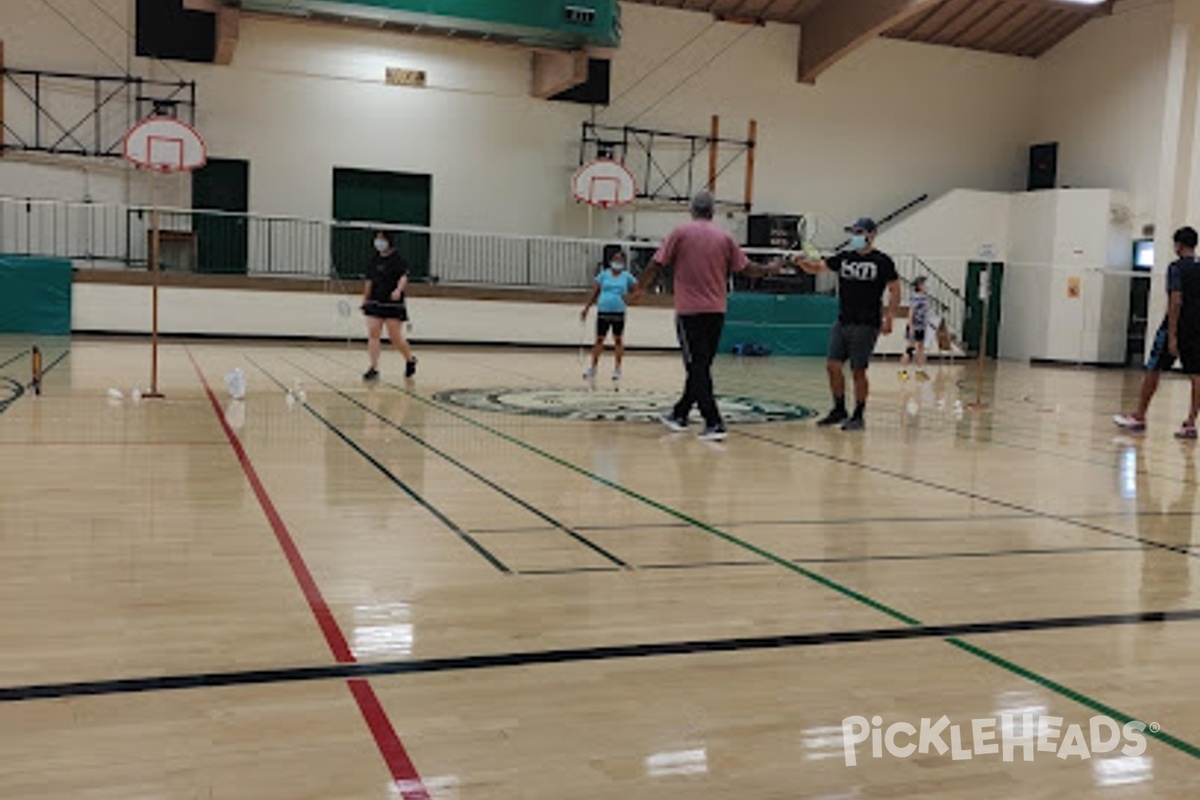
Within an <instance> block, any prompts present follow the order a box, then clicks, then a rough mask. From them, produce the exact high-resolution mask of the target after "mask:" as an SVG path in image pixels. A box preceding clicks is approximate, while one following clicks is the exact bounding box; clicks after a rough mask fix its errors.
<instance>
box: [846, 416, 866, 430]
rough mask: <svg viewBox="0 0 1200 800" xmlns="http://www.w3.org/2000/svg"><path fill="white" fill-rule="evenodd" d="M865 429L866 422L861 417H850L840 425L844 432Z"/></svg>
mask: <svg viewBox="0 0 1200 800" xmlns="http://www.w3.org/2000/svg"><path fill="white" fill-rule="evenodd" d="M866 429H867V421H866V420H865V419H863V418H862V417H851V418H850V419H848V420H846V422H845V423H843V425H842V430H844V431H865V430H866Z"/></svg>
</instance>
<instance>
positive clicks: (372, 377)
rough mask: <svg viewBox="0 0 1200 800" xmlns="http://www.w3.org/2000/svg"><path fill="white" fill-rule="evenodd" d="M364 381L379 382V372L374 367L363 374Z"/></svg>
mask: <svg viewBox="0 0 1200 800" xmlns="http://www.w3.org/2000/svg"><path fill="white" fill-rule="evenodd" d="M363 380H364V381H377V380H379V370H377V369H375V368H374V367H371V368H370V369H369V370H367V371H366V372H364V373H363Z"/></svg>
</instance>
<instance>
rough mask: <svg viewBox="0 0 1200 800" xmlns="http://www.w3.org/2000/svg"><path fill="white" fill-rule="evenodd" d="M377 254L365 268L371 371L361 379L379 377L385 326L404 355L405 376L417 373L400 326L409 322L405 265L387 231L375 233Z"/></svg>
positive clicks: (409, 348)
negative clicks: (405, 298) (405, 293)
mask: <svg viewBox="0 0 1200 800" xmlns="http://www.w3.org/2000/svg"><path fill="white" fill-rule="evenodd" d="M375 251H376V255H375V257H374V258H372V259H371V263H370V264H369V265H368V266H367V283H366V286H364V287H363V305H362V310H363V314H365V315H366V317H367V339H368V346H367V350H368V352H369V353H370V356H371V368H370V369H368V370H367V371H366V372H365V373H364V374H363V380H368V381H373V380H378V378H379V354H380V351H381V350H382V347H383V346H382V343H381V339H382V336H383V329H384V326H386V327H387V332H388V338H389V339H390V340H391V342H392V345H393V346H395V348H396V349H397V350H399V351H400V354H401V355H402V356H404V363H405V365H406V366H405V370H404V377H406V378H411V377H412V376H413V375H415V374H416V373H417V359H416V357H415V356H414V355H413V353H412V348H411V347H409V346H408V340H406V339H405V338H404V329H403V328H402V327H401V324H402V323H404V322H407V321H408V308H407V307H406V306H405V303H404V290H405V289H407V288H408V264H407V263H406V262H405V260H404V259H403V258H401V256H400V254H399V253H397V252H396V245H395V241H394V239H393V237H392V234H391V233H389V232H388V231H376V232H375Z"/></svg>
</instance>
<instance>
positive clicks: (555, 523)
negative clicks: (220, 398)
mask: <svg viewBox="0 0 1200 800" xmlns="http://www.w3.org/2000/svg"><path fill="white" fill-rule="evenodd" d="M283 361H284V362H286V363H288V364H291V365H292V366H293V367H294V368H296V369H298V370H300V371H301V372H303V373H304V374H305V375H307V376H309V377H310V378H312V379H313V380H315V381H317V382H318V383H320V384H321V385H323V386H325V387H326V388H327V389H329V390H330V391H332V392H334V393H335V394H337V395H338V396H339V397H341V398H343V399H344V400H346V401H347V402H349V403H352V404H353V405H355V406H357V407H358V408H360V409H362V410H363V411H364V412H366V413H367V414H370V415H371V416H373V417H375V419H377V420H379V421H380V422H382V423H383V424H385V425H387V426H389V427H391V428H392V429H393V430H395V431H398V432H400V433H401V434H403V435H404V436H405V437H406V438H408V439H409V440H411V441H413V442H416V443H417V444H418V445H420V446H421V447H424V448H425V449H426V450H428V451H429V452H431V453H433V454H434V455H436V456H438V457H439V458H441V459H443V460H444V461H446V462H447V463H449V464H452V465H454V466H455V467H457V468H458V469H460V470H462V471H463V472H465V473H467V474H468V475H470V476H471V477H472V478H474V479H475V480H477V481H479V482H480V483H482V484H483V485H484V486H487V487H488V488H489V489H491V490H493V491H495V492H496V493H498V494H500V495H501V496H503V497H505V498H507V499H508V500H511V501H512V502H513V503H516V504H517V505H518V506H520V507H521V508H523V509H525V510H526V511H528V512H529V513H530V514H533V515H534V516H535V517H537V518H538V519H540V520H542V521H543V522H545V523H546V524H548V525H550V526H551V527H552V528H554V529H556V530H558V531H561V532H562V533H565V534H566V535H567V536H569V537H571V538H572V539H574V540H575V541H576V542H578V543H579V544H581V545H583V546H584V547H586V548H588V549H589V550H591V551H592V552H593V553H596V554H597V555H598V556H600V557H601V558H603V559H604V560H605V561H608V562H609V563H610V564H615V565H616V566H618V567H620V568H621V569H629V568H630V565H629V563H628V562H626V561H623V560H622V559H620V558H618V557H617V556H615V555H613V554H612V553H610V552H609V551H608V550H605V549H604V548H603V547H601V546H600V545H598V544H596V543H595V542H593V541H591V540H590V539H588V538H587V537H586V536H583V535H582V534H580V533H577V532H576V531H575V530H573V529H572V528H570V527H568V526H567V525H565V524H564V523H562V522H560V521H559V520H557V519H555V518H554V517H552V516H550V515H549V514H547V513H546V512H544V511H542V510H541V509H540V508H538V507H537V506H535V505H533V504H532V503H530V502H528V501H526V500H524V499H523V498H521V497H518V496H517V495H515V494H513V493H512V492H510V491H509V490H508V489H505V488H504V487H503V486H501V485H500V484H498V483H496V482H495V481H493V480H491V479H489V478H487V477H486V476H484V475H482V474H480V473H479V472H478V471H477V470H474V469H472V468H471V467H469V466H467V465H466V464H464V463H463V462H461V461H459V460H458V459H456V458H455V457H454V456H452V455H450V454H449V453H447V452H445V451H444V450H441V449H439V448H437V447H434V446H433V445H432V444H430V443H429V442H427V441H425V440H424V439H422V438H421V437H420V436H417V435H416V434H415V433H413V432H412V431H410V430H408V429H407V428H405V427H404V426H403V425H399V424H397V423H395V422H393V421H392V420H390V419H388V418H387V417H385V416H384V415H383V414H380V413H379V412H378V411H375V410H374V409H371V408H368V407H367V406H365V405H363V404H362V403H360V402H359V401H358V400H357V399H355V398H354V397H352V396H350V395H348V394H346V393H345V392H343V391H342V390H341V389H339V388H337V387H336V386H334V385H333V384H331V383H329V382H327V381H326V380H324V379H323V378H321V377H320V376H319V375H316V374H315V373H312V372H309V371H308V370H307V369H305V368H304V367H302V366H300V365H299V364H297V363H295V362H294V361H291V360H290V359H287V358H284V359H283ZM259 369H262V367H259Z"/></svg>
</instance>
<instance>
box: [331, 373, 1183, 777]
mask: <svg viewBox="0 0 1200 800" xmlns="http://www.w3.org/2000/svg"><path fill="white" fill-rule="evenodd" d="M309 352H316V353H317V354H318V355H320V356H321V357H322V358H325V359H327V360H328V361H330V362H332V363H334V364H336V365H338V366H339V367H341V368H342V369H344V370H349V369H351V368H350V367H348V366H347V365H345V364H343V363H342V362H341V361H338V360H337V359H335V358H333V357H332V356H328V355H326V354H324V353H320V352H319V351H309ZM383 385H385V386H388V387H391V388H392V389H394V390H396V391H399V392H402V393H404V394H406V395H408V396H410V397H413V398H414V399H416V400H418V401H419V402H422V403H424V404H426V405H428V406H431V407H433V408H435V409H437V410H440V411H441V412H442V413H444V414H449V415H450V416H453V417H455V418H456V419H461V420H463V421H464V422H467V423H468V424H470V425H472V426H474V427H477V428H479V429H480V430H484V431H487V432H489V433H491V434H492V435H493V436H496V437H498V438H501V439H503V440H504V441H507V442H509V443H511V444H513V445H516V446H517V447H519V448H521V449H524V450H526V451H528V452H530V453H533V454H535V455H538V456H540V457H542V458H544V459H546V460H548V461H550V462H551V463H555V464H558V465H559V466H561V467H563V468H565V469H567V470H570V471H572V472H575V473H576V474H579V475H581V476H583V477H586V478H590V479H591V480H593V481H596V482H598V483H600V484H601V485H604V486H607V487H609V488H610V489H613V490H614V491H617V492H619V493H621V494H624V495H626V496H628V497H631V498H633V499H635V500H638V501H640V502H643V503H645V504H647V505H649V506H651V507H653V508H657V509H658V510H659V511H661V512H663V513H665V514H667V515H668V516H672V517H675V518H676V519H679V520H682V521H684V522H688V523H690V524H692V525H693V526H694V527H696V528H698V529H699V530H702V531H705V532H707V533H709V534H711V535H713V536H716V537H717V538H720V539H723V540H725V541H727V542H729V543H731V544H734V545H737V546H739V547H741V548H743V549H745V550H747V551H749V552H752V553H754V554H755V555H758V556H760V557H762V558H765V559H767V560H769V561H771V562H772V563H775V564H778V565H780V566H782V567H784V568H785V569H788V570H790V571H792V572H794V573H796V574H799V575H801V576H803V577H806V578H809V579H810V580H812V581H814V582H815V583H818V584H820V585H822V586H825V587H826V588H828V589H831V590H833V591H834V592H836V593H838V594H841V595H843V596H845V597H848V598H850V599H852V600H856V601H858V602H859V603H861V604H863V605H866V606H868V607H870V608H873V609H875V610H876V611H879V612H881V613H883V614H885V615H887V616H889V617H892V618H893V619H896V620H899V621H901V622H904V623H905V624H907V625H909V626H914V627H916V626H920V625H921V624H922V623H921V621H920V620H917V619H916V618H914V617H911V616H909V615H907V614H904V613H903V612H901V611H898V610H896V609H893V608H891V607H890V606H888V605H886V604H884V603H882V602H879V601H877V600H874V599H873V598H870V597H868V596H867V595H865V594H862V593H861V592H858V591H855V590H854V589H851V588H850V587H848V586H844V585H842V584H840V583H838V582H837V581H834V580H831V579H829V578H826V577H825V576H823V575H821V574H819V573H816V572H813V571H812V570H808V569H805V568H804V567H801V566H799V565H797V564H793V563H791V562H789V561H787V560H786V559H784V558H782V557H781V556H778V555H775V554H774V553H771V552H770V551H767V550H764V549H763V548H760V547H757V546H756V545H753V544H751V543H749V542H746V541H743V540H741V539H739V538H738V537H736V536H733V535H732V534H729V533H726V532H725V531H722V530H720V529H718V528H715V527H713V526H711V525H708V524H707V523H704V522H702V521H701V520H698V519H695V518H694V517H691V516H689V515H688V514H685V513H684V512H682V511H680V510H678V509H674V508H671V507H670V506H667V505H665V504H663V503H659V502H658V501H656V500H653V499H652V498H649V497H646V496H645V495H642V494H640V493H638V492H636V491H634V490H632V489H629V488H627V487H625V486H622V485H620V484H618V483H616V482H615V481H612V480H609V479H608V478H605V477H604V476H602V475H597V474H596V473H594V472H591V471H589V470H587V469H585V468H583V467H580V466H579V465H577V464H574V463H572V462H570V461H567V460H566V459H564V458H560V457H558V456H555V455H554V454H552V453H550V452H548V451H545V450H542V449H541V448H539V447H537V446H535V445H533V444H530V443H528V442H525V441H523V440H521V439H518V438H517V437H515V436H512V435H510V434H507V433H505V432H503V431H501V430H499V429H496V428H493V427H491V426H490V425H487V424H486V423H483V422H480V421H478V420H475V419H472V418H471V417H468V416H466V415H465V414H461V413H459V412H458V411H457V410H455V409H452V408H449V407H447V406H444V405H443V404H441V403H439V402H437V401H435V400H431V399H428V398H426V397H424V396H423V395H420V394H418V393H416V392H413V391H411V390H409V389H406V388H404V387H401V386H397V385H396V384H393V383H390V382H387V381H384V382H383ZM851 463H853V462H851ZM944 641H946V643H947V644H950V645H951V646H953V647H955V648H956V649H958V650H960V651H962V652H966V653H969V654H971V655H974V656H976V657H978V658H982V659H984V660H986V661H988V662H989V663H991V664H993V665H995V666H998V667H1001V668H1003V669H1005V670H1006V671H1008V672H1010V673H1012V674H1014V675H1017V676H1019V677H1022V678H1025V679H1026V680H1030V681H1032V682H1033V683H1036V684H1037V685H1039V686H1041V687H1043V688H1045V689H1049V690H1050V691H1052V692H1054V693H1055V694H1058V695H1060V696H1062V697H1065V698H1068V699H1070V700H1074V701H1076V702H1078V703H1080V704H1082V705H1084V706H1086V707H1087V708H1090V709H1092V710H1093V711H1099V712H1101V713H1103V714H1105V715H1107V716H1108V717H1110V718H1111V719H1113V720H1117V721H1119V722H1120V723H1121V724H1123V725H1124V724H1127V723H1129V722H1136V721H1137V720H1136V718H1134V717H1132V716H1130V715H1129V714H1126V713H1124V712H1123V711H1120V710H1118V709H1116V708H1113V707H1111V706H1107V705H1105V704H1103V703H1101V702H1100V701H1098V700H1094V699H1092V698H1090V697H1088V696H1086V695H1083V694H1080V693H1079V692H1076V691H1074V690H1073V689H1071V688H1069V687H1067V686H1065V685H1063V684H1061V683H1058V682H1056V681H1054V680H1052V679H1051V678H1048V677H1045V676H1043V675H1040V674H1038V673H1036V672H1033V671H1031V670H1028V669H1026V668H1024V667H1021V666H1020V665H1017V664H1015V663H1013V662H1010V661H1007V660H1006V659H1004V658H1002V657H1000V656H997V655H994V654H992V653H988V652H987V651H985V650H982V649H980V648H976V647H974V646H973V645H968V643H966V642H962V641H961V640H957V639H944ZM1146 733H1147V735H1149V736H1151V737H1152V738H1154V739H1156V740H1157V741H1160V742H1162V743H1164V744H1167V745H1169V746H1170V747H1172V748H1174V749H1176V750H1178V751H1179V752H1182V753H1185V754H1187V755H1189V756H1191V757H1193V758H1196V759H1200V747H1197V746H1196V745H1193V744H1191V743H1190V742H1187V741H1185V740H1183V739H1180V738H1178V737H1176V736H1174V735H1172V734H1170V733H1167V732H1166V731H1164V730H1159V731H1157V732H1155V731H1153V730H1151V729H1149V728H1147V729H1146Z"/></svg>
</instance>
